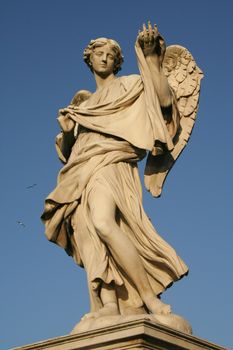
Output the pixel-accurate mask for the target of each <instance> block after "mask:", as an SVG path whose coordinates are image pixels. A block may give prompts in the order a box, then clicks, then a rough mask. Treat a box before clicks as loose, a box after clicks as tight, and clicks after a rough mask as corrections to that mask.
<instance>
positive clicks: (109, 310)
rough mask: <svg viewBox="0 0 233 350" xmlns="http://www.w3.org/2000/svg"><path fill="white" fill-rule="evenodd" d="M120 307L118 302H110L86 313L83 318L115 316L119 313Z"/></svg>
mask: <svg viewBox="0 0 233 350" xmlns="http://www.w3.org/2000/svg"><path fill="white" fill-rule="evenodd" d="M119 314H120V313H119V309H118V306H117V304H116V303H108V304H105V305H104V306H103V307H102V308H101V309H99V310H98V311H96V312H89V313H88V314H86V315H84V316H83V317H82V321H83V320H87V319H95V318H99V317H104V316H115V315H119Z"/></svg>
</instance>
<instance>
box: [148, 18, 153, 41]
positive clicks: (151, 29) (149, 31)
mask: <svg viewBox="0 0 233 350" xmlns="http://www.w3.org/2000/svg"><path fill="white" fill-rule="evenodd" d="M148 35H149V42H150V43H151V44H153V42H154V31H153V28H152V25H151V22H150V21H148Z"/></svg>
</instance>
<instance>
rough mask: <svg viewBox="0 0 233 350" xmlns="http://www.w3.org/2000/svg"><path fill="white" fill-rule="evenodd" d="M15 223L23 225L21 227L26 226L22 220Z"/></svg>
mask: <svg viewBox="0 0 233 350" xmlns="http://www.w3.org/2000/svg"><path fill="white" fill-rule="evenodd" d="M17 224H19V225H21V226H23V227H26V225H25V224H24V223H23V222H22V221H19V220H18V221H17Z"/></svg>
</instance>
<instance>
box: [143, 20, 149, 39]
mask: <svg viewBox="0 0 233 350" xmlns="http://www.w3.org/2000/svg"><path fill="white" fill-rule="evenodd" d="M142 28H143V36H144V38H146V37H147V36H148V32H147V28H146V25H145V23H143V26H142Z"/></svg>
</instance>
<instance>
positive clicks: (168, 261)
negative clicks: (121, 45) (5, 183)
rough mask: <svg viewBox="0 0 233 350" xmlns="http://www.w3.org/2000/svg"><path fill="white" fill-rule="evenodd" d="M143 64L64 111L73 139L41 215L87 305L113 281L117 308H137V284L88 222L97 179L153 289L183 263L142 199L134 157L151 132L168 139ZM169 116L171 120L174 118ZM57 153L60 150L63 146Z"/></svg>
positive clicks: (148, 143) (95, 303)
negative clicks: (79, 275) (83, 280)
mask: <svg viewBox="0 0 233 350" xmlns="http://www.w3.org/2000/svg"><path fill="white" fill-rule="evenodd" d="M144 65H145V62H142V64H141V66H140V69H141V71H143V72H144V75H143V77H142V78H141V77H140V76H138V75H132V76H128V77H120V78H116V79H114V80H113V81H112V82H111V83H109V84H108V85H107V86H105V87H104V88H102V89H100V90H97V91H96V92H95V93H94V94H92V96H91V97H90V98H89V99H88V100H87V101H85V102H83V103H82V104H81V105H80V106H79V107H76V108H73V110H70V118H72V119H73V120H74V121H75V122H76V123H77V125H78V135H77V139H76V142H75V144H74V146H73V148H72V151H71V154H70V157H69V159H68V160H67V163H66V165H65V166H64V167H63V168H62V170H61V171H60V173H59V176H58V181H57V186H56V188H55V189H54V191H53V192H52V193H50V195H49V196H48V197H47V199H46V201H45V209H44V213H43V215H42V219H43V221H44V223H45V226H46V235H47V237H48V239H49V240H50V241H52V242H54V243H56V244H58V245H60V246H61V247H63V248H64V249H65V250H66V251H67V253H68V254H69V255H72V256H73V258H74V260H75V261H76V262H77V263H78V264H79V265H80V266H83V267H84V268H85V270H86V272H87V280H88V286H89V292H90V300H91V309H92V311H95V310H98V309H99V308H100V307H101V301H100V299H99V288H100V286H101V283H102V282H105V283H106V284H109V283H111V282H113V283H114V285H115V286H116V293H117V298H118V304H119V308H120V311H121V313H122V314H124V313H127V312H128V311H127V310H129V309H132V308H135V310H136V309H138V310H139V309H140V308H143V302H142V300H141V298H140V296H139V294H138V292H137V288H136V287H135V286H134V285H133V284H132V282H131V281H130V279H129V277H128V276H127V274H126V273H125V271H122V269H121V268H120V266H119V265H118V263H117V261H114V259H113V256H112V255H111V253H110V251H109V249H108V247H107V246H106V244H105V243H103V242H102V241H101V239H100V238H99V236H98V233H97V232H96V230H95V227H94V225H93V222H92V218H91V215H90V210H89V206H88V201H89V198H90V193H92V191H95V188H96V185H97V184H98V183H99V184H101V185H103V186H105V188H107V189H108V191H109V193H111V195H112V197H113V198H114V201H115V203H116V207H117V214H116V220H117V224H118V225H119V227H120V228H121V230H122V231H123V232H124V234H125V235H127V236H128V238H129V239H130V240H131V241H132V242H133V244H134V246H135V247H136V249H137V252H138V254H139V256H140V257H141V260H142V263H143V265H144V268H145V270H146V272H147V275H148V278H149V281H150V284H151V286H152V289H153V291H154V293H155V294H156V295H159V294H160V293H162V292H163V291H164V290H165V289H166V288H167V287H168V286H169V285H170V284H171V283H173V282H174V281H176V280H178V279H180V278H181V277H182V276H183V275H184V274H186V273H187V271H188V269H187V266H186V265H185V264H184V262H183V261H182V260H181V259H180V258H179V257H178V255H177V254H176V252H175V251H174V249H173V248H172V247H171V246H170V245H169V244H168V243H166V242H165V241H164V240H163V239H162V238H161V237H160V236H159V235H158V233H157V232H156V231H155V229H154V228H153V226H152V224H151V222H150V220H149V218H148V217H147V215H146V214H145V212H144V209H143V206H142V190H141V184H140V179H139V175H138V168H137V162H138V161H140V160H141V159H143V158H144V157H145V155H146V150H152V149H153V146H154V142H155V140H159V141H161V142H163V143H165V144H166V145H167V148H168V149H171V148H172V147H173V144H172V135H170V134H169V131H168V129H167V128H166V124H165V122H164V121H163V119H162V114H161V110H160V107H159V105H158V97H157V96H156V94H155V92H154V91H153V93H152V92H151V91H150V93H149V94H148V92H147V90H148V86H147V88H145V83H146V80H147V79H146V78H145V77H147V75H148V72H147V71H146V70H145V69H143V66H144ZM148 79H149V78H148ZM144 80H145V82H144ZM151 96H153V103H152V104H151V107H150V111H149V112H148V104H149V101H150V99H151ZM172 122H173V123H174V125H175V124H176V120H175V121H174V118H173V120H172ZM58 146H59V145H58ZM58 149H59V147H58ZM59 153H60V156H61V150H59ZM135 273H137V271H135Z"/></svg>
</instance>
